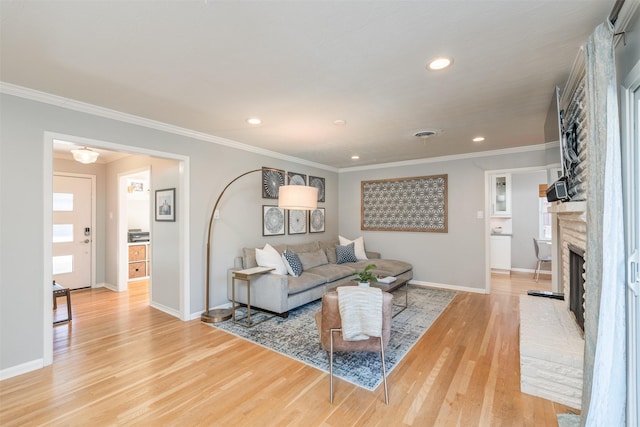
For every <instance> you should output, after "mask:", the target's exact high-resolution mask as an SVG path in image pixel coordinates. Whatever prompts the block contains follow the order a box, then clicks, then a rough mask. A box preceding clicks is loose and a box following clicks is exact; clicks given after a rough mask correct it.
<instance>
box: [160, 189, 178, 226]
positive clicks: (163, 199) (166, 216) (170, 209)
mask: <svg viewBox="0 0 640 427" xmlns="http://www.w3.org/2000/svg"><path fill="white" fill-rule="evenodd" d="M175 220H176V189H175V188H166V189H164V190H156V221H175Z"/></svg>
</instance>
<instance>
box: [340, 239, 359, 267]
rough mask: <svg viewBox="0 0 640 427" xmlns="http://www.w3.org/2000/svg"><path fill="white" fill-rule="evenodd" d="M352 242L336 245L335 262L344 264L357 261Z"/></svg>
mask: <svg viewBox="0 0 640 427" xmlns="http://www.w3.org/2000/svg"><path fill="white" fill-rule="evenodd" d="M353 246H354V245H353V242H351V243H349V244H348V245H346V246H340V245H338V246H336V258H337V260H336V264H344V263H345V262H357V261H358V258H356V254H355V252H354V248H353Z"/></svg>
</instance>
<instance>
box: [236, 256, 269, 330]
mask: <svg viewBox="0 0 640 427" xmlns="http://www.w3.org/2000/svg"><path fill="white" fill-rule="evenodd" d="M272 270H275V268H273V267H254V268H247V269H244V270H238V271H234V272H233V275H232V279H231V318H232V319H233V323H237V324H239V325H242V326H245V327H247V328H252V327H254V326H255V325H257V324H260V323H262V322H264V321H265V320H268V319H270V318H271V317H273V316H271V317H268V318H266V319H264V320H262V321H260V322H252V321H251V278H252V277H253V276H258V275H261V274H265V273H268V272H270V271H272ZM236 280H243V281H245V282H247V315H246V316H245V317H242V318H240V319H236Z"/></svg>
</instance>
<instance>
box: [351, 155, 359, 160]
mask: <svg viewBox="0 0 640 427" xmlns="http://www.w3.org/2000/svg"><path fill="white" fill-rule="evenodd" d="M358 159H360V156H351V160H358Z"/></svg>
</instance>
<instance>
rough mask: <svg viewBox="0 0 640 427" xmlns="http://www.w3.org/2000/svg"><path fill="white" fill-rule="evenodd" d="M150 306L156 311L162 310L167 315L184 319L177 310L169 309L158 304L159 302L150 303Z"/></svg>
mask: <svg viewBox="0 0 640 427" xmlns="http://www.w3.org/2000/svg"><path fill="white" fill-rule="evenodd" d="M149 306H151V307H153V308H155V309H156V310H160V311H162V312H164V313H167V314H169V315H171V316H173V317H177V318H178V319H181V320H182V317H181V316H180V312H179V311H178V310H176V309H173V308H171V307H167V306H166V305H162V304H158V303H157V302H153V301H151V302H150V303H149Z"/></svg>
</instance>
